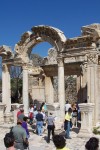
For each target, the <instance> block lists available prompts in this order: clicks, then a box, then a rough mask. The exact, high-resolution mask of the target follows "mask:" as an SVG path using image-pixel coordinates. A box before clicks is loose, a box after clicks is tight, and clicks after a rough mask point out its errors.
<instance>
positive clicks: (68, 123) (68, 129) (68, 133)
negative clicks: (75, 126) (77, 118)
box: [66, 121, 70, 138]
mask: <svg viewBox="0 0 100 150" xmlns="http://www.w3.org/2000/svg"><path fill="white" fill-rule="evenodd" d="M69 137H70V121H68V122H67V129H66V138H69Z"/></svg>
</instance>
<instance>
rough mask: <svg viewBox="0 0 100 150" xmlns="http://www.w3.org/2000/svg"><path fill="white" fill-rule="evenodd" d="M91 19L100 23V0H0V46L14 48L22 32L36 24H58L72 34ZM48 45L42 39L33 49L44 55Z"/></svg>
mask: <svg viewBox="0 0 100 150" xmlns="http://www.w3.org/2000/svg"><path fill="white" fill-rule="evenodd" d="M92 23H100V0H1V1H0V46H1V45H8V46H11V47H12V49H13V48H14V45H15V44H16V43H17V42H18V41H19V40H20V37H21V35H22V34H23V33H24V32H26V31H30V30H31V28H32V27H33V26H36V25H50V26H53V27H56V28H59V29H60V30H62V31H63V32H64V34H65V35H66V37H68V38H71V37H75V36H78V35H80V32H81V27H82V26H84V25H88V24H92ZM49 47H51V46H50V45H49V44H47V43H42V44H40V45H38V46H37V47H36V48H34V50H33V51H34V52H35V53H39V54H40V55H42V56H45V55H47V50H48V48H49ZM33 51H32V53H34V52H33Z"/></svg>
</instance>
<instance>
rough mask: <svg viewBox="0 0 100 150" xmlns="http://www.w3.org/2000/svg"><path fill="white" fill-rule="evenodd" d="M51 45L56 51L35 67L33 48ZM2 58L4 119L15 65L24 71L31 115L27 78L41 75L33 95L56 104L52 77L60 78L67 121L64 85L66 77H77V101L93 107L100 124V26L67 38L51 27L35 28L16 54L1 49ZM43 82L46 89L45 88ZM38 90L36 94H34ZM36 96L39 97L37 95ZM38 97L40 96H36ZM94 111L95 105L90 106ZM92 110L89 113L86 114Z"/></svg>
mask: <svg viewBox="0 0 100 150" xmlns="http://www.w3.org/2000/svg"><path fill="white" fill-rule="evenodd" d="M45 41H46V42H48V43H50V44H51V45H52V46H53V47H54V49H51V51H49V53H48V56H47V57H46V58H44V61H43V62H44V63H43V65H42V66H38V67H36V66H34V64H32V62H31V61H30V54H31V51H32V49H33V48H34V47H35V46H36V45H37V44H39V43H41V42H45ZM0 56H1V57H2V104H5V105H6V109H5V114H4V115H5V116H9V114H10V110H11V88H10V72H9V69H10V67H11V66H12V65H15V66H21V67H22V69H23V105H24V110H25V113H26V114H27V113H28V108H29V98H28V92H29V87H28V85H29V84H28V81H29V80H28V76H29V75H30V74H32V75H33V76H34V75H35V76H39V83H38V85H36V87H35V88H34V87H33V88H32V91H31V94H34V93H35V94H37V95H38V92H40V94H39V95H41V99H43V100H45V101H46V103H48V104H54V103H55V100H54V88H53V82H52V78H53V77H55V76H57V77H58V102H59V106H60V113H59V115H60V117H61V118H64V115H65V114H64V107H65V84H64V76H69V75H76V76H77V99H78V100H79V103H83V102H84V101H85V100H87V103H89V104H93V105H94V110H92V109H91V111H93V124H95V123H97V122H100V109H99V108H100V96H99V93H100V92H99V91H100V24H91V25H87V26H83V27H82V28H81V35H80V36H79V37H75V38H67V37H66V36H65V35H64V33H63V32H62V31H60V30H59V29H57V28H54V27H51V26H44V25H41V26H34V27H32V29H31V31H28V32H25V33H24V34H23V35H22V36H21V39H20V41H19V42H18V43H16V44H15V48H14V51H12V50H11V48H10V47H8V46H5V45H3V46H1V47H0ZM42 79H43V81H44V86H42ZM34 91H35V92H34ZM34 96H36V95H34ZM37 98H38V97H37ZM89 107H91V108H92V105H91V106H89ZM88 110H90V109H87V110H86V113H87V111H88Z"/></svg>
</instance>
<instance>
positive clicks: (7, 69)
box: [2, 64, 10, 72]
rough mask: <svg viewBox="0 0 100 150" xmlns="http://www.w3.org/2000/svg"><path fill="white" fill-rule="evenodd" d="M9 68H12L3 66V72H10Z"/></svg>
mask: <svg viewBox="0 0 100 150" xmlns="http://www.w3.org/2000/svg"><path fill="white" fill-rule="evenodd" d="M9 68H10V65H7V64H2V71H3V72H9Z"/></svg>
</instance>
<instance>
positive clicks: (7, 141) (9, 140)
mask: <svg viewBox="0 0 100 150" xmlns="http://www.w3.org/2000/svg"><path fill="white" fill-rule="evenodd" d="M4 145H5V147H6V148H9V147H11V146H13V145H14V136H13V134H12V133H6V135H5V137H4Z"/></svg>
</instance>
